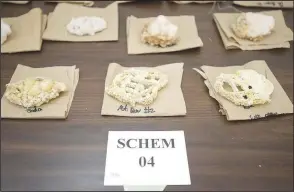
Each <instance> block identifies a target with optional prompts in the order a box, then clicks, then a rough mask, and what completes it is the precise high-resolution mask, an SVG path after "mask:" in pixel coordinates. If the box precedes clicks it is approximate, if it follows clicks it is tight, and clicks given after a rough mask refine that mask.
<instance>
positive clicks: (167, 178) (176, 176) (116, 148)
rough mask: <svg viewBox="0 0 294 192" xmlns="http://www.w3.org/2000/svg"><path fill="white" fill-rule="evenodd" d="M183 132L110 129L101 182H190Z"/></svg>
mask: <svg viewBox="0 0 294 192" xmlns="http://www.w3.org/2000/svg"><path fill="white" fill-rule="evenodd" d="M190 184H191V181H190V172H189V165H188V158H187V151H186V143H185V135H184V131H110V132H109V133H108V144H107V155H106V165H105V177H104V185H108V186H109V185H110V186H118V185H145V186H148V185H190Z"/></svg>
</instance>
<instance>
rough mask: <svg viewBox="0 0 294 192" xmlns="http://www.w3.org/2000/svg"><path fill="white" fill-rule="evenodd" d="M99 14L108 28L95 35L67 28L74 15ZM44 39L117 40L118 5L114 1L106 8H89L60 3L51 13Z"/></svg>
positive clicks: (74, 40)
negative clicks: (77, 32)
mask: <svg viewBox="0 0 294 192" xmlns="http://www.w3.org/2000/svg"><path fill="white" fill-rule="evenodd" d="M78 16H97V17H103V18H104V19H105V20H106V22H107V28H106V29H105V30H103V31H101V32H99V33H96V34H95V35H93V36H76V35H73V34H70V33H69V32H68V31H67V30H66V25H67V24H68V23H69V22H70V20H71V19H72V18H73V17H78ZM43 39H45V40H52V41H72V42H90V41H117V40H118V5H117V3H112V4H111V5H109V6H108V7H106V8H89V7H83V6H80V5H73V4H68V3H59V4H58V5H57V6H56V8H55V10H54V12H52V13H51V15H50V19H49V20H48V24H47V28H46V29H45V31H44V34H43Z"/></svg>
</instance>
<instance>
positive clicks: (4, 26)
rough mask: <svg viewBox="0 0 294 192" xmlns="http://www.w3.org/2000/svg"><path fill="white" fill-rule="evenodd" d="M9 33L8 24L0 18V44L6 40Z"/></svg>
mask: <svg viewBox="0 0 294 192" xmlns="http://www.w3.org/2000/svg"><path fill="white" fill-rule="evenodd" d="M11 33H12V31H11V28H10V26H9V25H8V24H7V23H5V22H4V21H3V20H2V19H1V45H2V44H3V43H4V42H5V41H6V40H7V38H8V36H9V35H10V34H11Z"/></svg>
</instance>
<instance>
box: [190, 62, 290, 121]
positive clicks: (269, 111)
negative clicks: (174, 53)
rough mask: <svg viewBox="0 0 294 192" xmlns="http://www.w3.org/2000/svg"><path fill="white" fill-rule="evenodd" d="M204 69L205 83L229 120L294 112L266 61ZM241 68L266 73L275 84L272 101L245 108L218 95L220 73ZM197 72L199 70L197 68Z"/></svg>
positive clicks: (204, 67) (203, 67) (206, 67)
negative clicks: (217, 86) (216, 83)
mask: <svg viewBox="0 0 294 192" xmlns="http://www.w3.org/2000/svg"><path fill="white" fill-rule="evenodd" d="M201 69H202V70H203V72H202V73H200V74H201V75H202V76H203V77H204V78H205V79H206V80H205V84H206V86H207V87H208V89H209V94H210V96H211V97H212V98H214V99H216V100H217V101H218V102H219V105H220V112H221V113H223V114H224V115H226V117H227V120H229V121H233V120H250V119H258V118H263V117H267V116H271V115H281V114H289V113H293V104H292V102H291V100H290V99H289V97H288V96H287V94H286V93H285V91H284V89H283V88H282V86H281V85H280V83H279V82H278V80H277V79H276V77H275V76H274V74H273V73H272V71H271V70H270V68H269V67H268V65H267V64H266V62H265V61H263V60H255V61H251V62H249V63H246V64H245V65H243V66H229V67H212V66H202V67H201ZM240 69H253V70H255V71H257V72H258V73H260V74H263V75H265V77H266V78H267V79H268V80H270V81H271V82H272V83H273V85H274V92H273V93H272V95H271V100H272V101H271V102H270V103H268V104H265V105H257V106H254V107H251V108H249V109H245V108H244V107H242V106H236V105H235V104H233V103H232V102H230V101H228V100H227V99H225V98H223V97H222V96H220V95H218V94H217V93H216V92H215V91H214V89H213V85H214V83H215V79H216V77H217V76H219V75H220V73H235V72H236V71H237V70H240ZM195 70H196V71H197V72H199V70H197V69H195Z"/></svg>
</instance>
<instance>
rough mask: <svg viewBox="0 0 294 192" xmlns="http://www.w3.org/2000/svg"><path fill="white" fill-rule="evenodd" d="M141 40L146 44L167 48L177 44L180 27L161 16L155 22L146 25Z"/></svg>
mask: <svg viewBox="0 0 294 192" xmlns="http://www.w3.org/2000/svg"><path fill="white" fill-rule="evenodd" d="M141 40H142V41H143V42H144V43H147V44H150V45H153V46H160V47H167V46H171V45H174V44H176V43H177V41H178V26H176V25H175V24H173V23H172V22H170V21H169V20H168V19H167V18H166V17H165V16H163V15H159V16H158V17H157V18H156V19H155V20H154V21H152V22H150V23H149V24H147V25H145V27H144V28H143V31H142V35H141Z"/></svg>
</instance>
